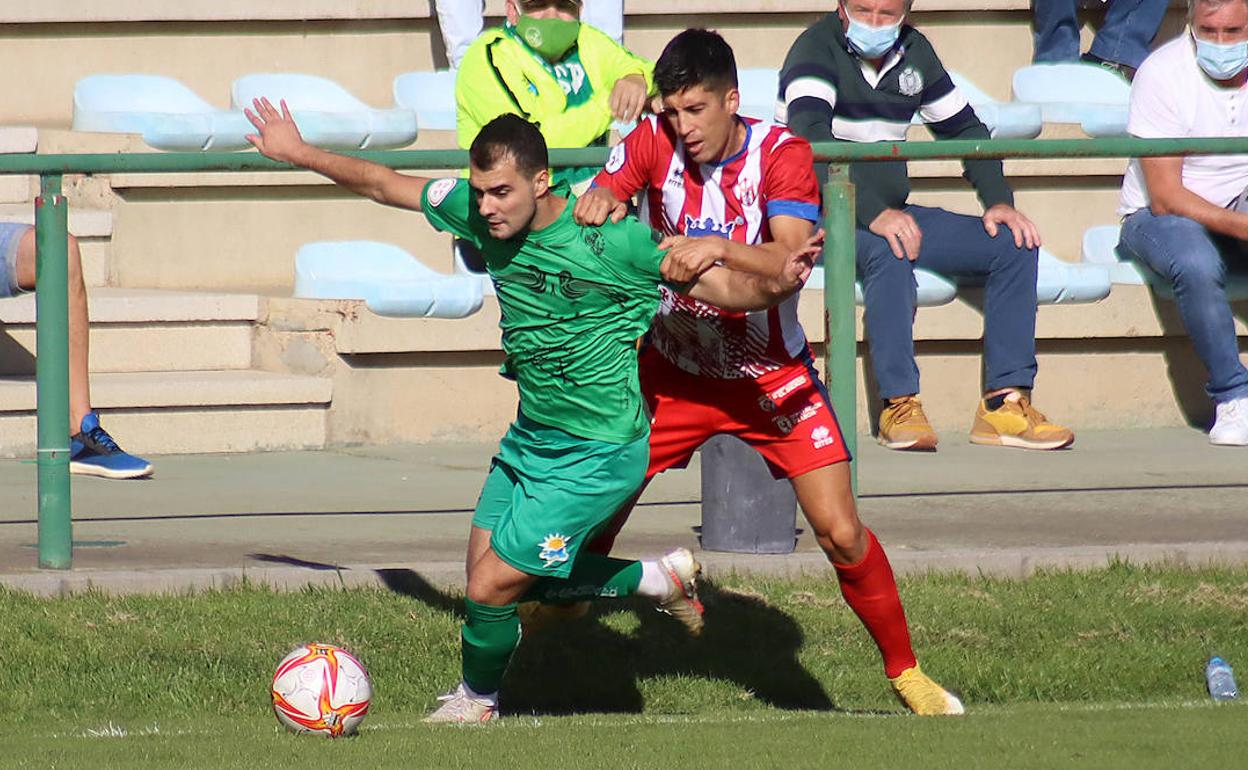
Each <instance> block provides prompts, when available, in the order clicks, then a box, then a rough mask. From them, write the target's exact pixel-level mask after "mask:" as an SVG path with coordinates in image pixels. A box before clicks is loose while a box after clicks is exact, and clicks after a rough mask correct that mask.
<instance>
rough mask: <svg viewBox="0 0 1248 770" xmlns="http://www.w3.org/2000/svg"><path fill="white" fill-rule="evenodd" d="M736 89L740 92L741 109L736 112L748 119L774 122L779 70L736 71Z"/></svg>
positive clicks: (778, 95) (778, 90)
mask: <svg viewBox="0 0 1248 770" xmlns="http://www.w3.org/2000/svg"><path fill="white" fill-rule="evenodd" d="M737 88H738V90H739V91H740V92H741V107H740V109H738V110H737V112H739V113H740V114H742V115H744V116H746V117H749V118H760V119H762V120H768V121H770V120H775V117H776V101H777V100H778V99H779V97H780V70H775V69H768V68H765V67H764V68H758V69H743V70H737Z"/></svg>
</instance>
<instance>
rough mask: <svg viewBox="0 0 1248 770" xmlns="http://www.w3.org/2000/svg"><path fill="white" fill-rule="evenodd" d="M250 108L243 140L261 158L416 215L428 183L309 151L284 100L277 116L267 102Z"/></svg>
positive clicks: (260, 101)
mask: <svg viewBox="0 0 1248 770" xmlns="http://www.w3.org/2000/svg"><path fill="white" fill-rule="evenodd" d="M252 106H253V107H254V108H255V110H254V112H253V111H252V110H244V112H245V113H246V115H247V119H248V120H250V121H251V124H252V125H253V126H255V127H256V133H254V134H249V135H248V136H247V140H248V141H249V142H251V143H252V144H253V145H255V147H256V149H257V150H259V151H260V154H261V155H264V156H265V157H266V158H272V159H273V160H277V161H282V162H285V163H290V164H293V165H295V166H299V167H300V168H306V169H308V170H309V171H315V172H316V173H318V174H321V175H323V176H326V177H329V178H330V179H332V180H333V181H334V182H336V183H338V184H340V185H342V186H343V187H345V188H347V189H348V190H350V191H351V192H354V193H356V194H358V195H363V196H365V197H366V198H372V199H373V200H375V201H377V202H378V203H384V204H385V205H387V206H396V207H398V208H403V209H412V210H414V211H420V196H421V193H422V192H424V189H425V185H427V184H428V183H429V182H430V181H432V180H430V179H426V178H424V177H419V176H406V175H404V174H400V173H398V172H397V171H395V170H394V169H392V168H387V167H385V166H382V165H380V164H378V163H373V162H371V161H367V160H362V159H360V158H352V157H348V156H346V155H338V154H336V153H332V152H326V151H325V150H322V149H320V148H318V147H313V146H312V145H310V144H308V143H307V142H305V141H303V137H302V136H301V135H300V134H299V129H298V127H297V126H295V120H294V118H293V117H291V115H290V110H289V109H288V108H287V107H286V102H285V100H283V101H282V102H281V106H282V110H281V112H278V111H277V109H276V108H275V107H274V106H273V105H272V103H270V102H269V100H268V99H256V100H255V101H254V102H252Z"/></svg>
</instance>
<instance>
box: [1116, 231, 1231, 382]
mask: <svg viewBox="0 0 1248 770" xmlns="http://www.w3.org/2000/svg"><path fill="white" fill-rule="evenodd" d="M1118 248H1119V250H1121V251H1122V252H1123V253H1124V256H1130V257H1133V258H1134V259H1136V260H1137V261H1139V262H1143V263H1144V264H1145V265H1147V266H1148V267H1150V268H1152V269H1153V271H1154V272H1156V273H1157V274H1158V275H1160V276H1161V277H1162V278H1165V279H1166V280H1167V281H1169V282H1170V284H1171V285H1172V286H1173V287H1174V299H1175V302H1177V303H1178V305H1179V315H1180V316H1182V318H1183V326H1184V327H1185V328H1186V329H1187V334H1188V336H1189V337H1191V338H1192V347H1194V348H1196V355H1197V356H1199V357H1200V360H1201V362H1202V363H1204V365H1205V369H1207V370H1208V372H1209V382H1208V383H1206V385H1205V390H1206V392H1208V393H1209V396H1210V398H1212V399H1213V400H1214V401H1215V402H1217V403H1223V402H1225V401H1231V400H1233V399H1236V398H1244V397H1248V370H1246V369H1244V365H1243V364H1242V363H1240V361H1239V340H1238V339H1237V338H1236V336H1235V318H1234V316H1232V315H1231V304H1230V302H1228V301H1227V299H1226V257H1227V256H1236V257H1238V258H1240V259H1248V256H1246V255H1245V254H1244V252H1243V247H1242V245H1241V244H1240V243H1239V242H1238V241H1235V240H1233V239H1231V238H1225V237H1222V236H1218V235H1214V234H1213V233H1210V232H1209V231H1208V230H1206V229H1205V228H1204V226H1203V225H1201V224H1200V223H1199V222H1196V221H1194V220H1191V219H1188V218H1187V217H1177V216H1171V215H1165V216H1155V215H1154V214H1153V213H1152V212H1151V211H1149V210H1148V209H1146V208H1145V209H1140V210H1139V211H1137V212H1135V213H1134V214H1131V215H1129V216H1127V218H1126V219H1125V220H1123V223H1122V236H1121V240H1120V241H1119V243H1118Z"/></svg>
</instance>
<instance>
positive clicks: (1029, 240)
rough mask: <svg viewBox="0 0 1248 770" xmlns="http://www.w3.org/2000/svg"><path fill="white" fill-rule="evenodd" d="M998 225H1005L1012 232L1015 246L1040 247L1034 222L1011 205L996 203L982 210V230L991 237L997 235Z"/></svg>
mask: <svg viewBox="0 0 1248 770" xmlns="http://www.w3.org/2000/svg"><path fill="white" fill-rule="evenodd" d="M998 225H1005V226H1006V227H1008V228H1010V232H1011V233H1013V234H1014V246H1015V248H1019V249H1021V248H1023V247H1024V246H1026V247H1027V248H1029V249H1038V248H1040V230H1039V229H1038V228H1037V227H1036V225H1035V223H1034V222H1032V221H1031V220H1030V219H1028V218H1027V217H1025V216H1023V215H1022V213H1021V212H1020V211H1019V210H1018V209H1016V208H1014V207H1013V206H1007V205H1006V204H1004V203H998V204H997V205H995V206H993V207H992V208H990V209H988V210H987V211H985V212H984V230H985V231H987V233H988V235H990V236H992V237H993V238H996V237H997V231H998Z"/></svg>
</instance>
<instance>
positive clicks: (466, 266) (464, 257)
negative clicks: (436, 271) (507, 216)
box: [453, 238, 494, 297]
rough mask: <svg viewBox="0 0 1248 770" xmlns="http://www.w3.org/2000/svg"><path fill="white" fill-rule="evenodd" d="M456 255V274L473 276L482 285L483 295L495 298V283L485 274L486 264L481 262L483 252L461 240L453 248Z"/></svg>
mask: <svg viewBox="0 0 1248 770" xmlns="http://www.w3.org/2000/svg"><path fill="white" fill-rule="evenodd" d="M453 251H454V255H455V274H456V275H464V276H471V277H472V278H473V280H475V281H477V282H478V283H480V284H481V293H482V294H484V295H485V296H487V297H492V296H494V281H493V279H491V278H490V275H489V273H487V272H485V264H484V263H483V262H482V260H481V252H480V251H478V250H477V247H476V246H474V245H473V244H471V243H469V242H468V241H465V240H463V239H461V238H456V239H455V246H454V247H453Z"/></svg>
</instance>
